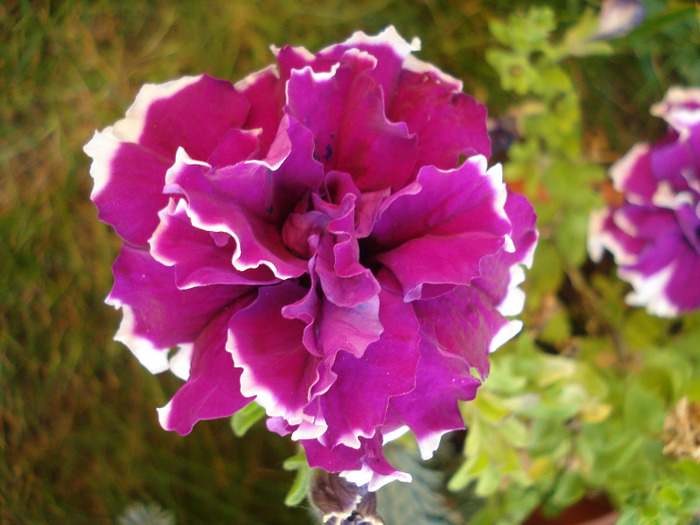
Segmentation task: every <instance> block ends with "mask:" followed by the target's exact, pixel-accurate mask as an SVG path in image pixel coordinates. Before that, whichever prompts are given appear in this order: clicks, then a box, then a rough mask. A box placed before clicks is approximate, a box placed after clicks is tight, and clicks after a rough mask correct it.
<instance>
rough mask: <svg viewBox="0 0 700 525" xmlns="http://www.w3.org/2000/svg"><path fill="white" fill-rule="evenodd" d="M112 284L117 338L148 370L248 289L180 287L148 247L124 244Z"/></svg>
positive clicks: (161, 364)
mask: <svg viewBox="0 0 700 525" xmlns="http://www.w3.org/2000/svg"><path fill="white" fill-rule="evenodd" d="M112 271H113V272H114V279H115V280H114V287H113V288H112V291H111V292H110V294H109V297H107V301H106V302H107V304H110V305H112V306H114V307H115V308H121V309H122V312H123V316H124V317H123V320H122V323H121V325H120V327H119V331H118V332H117V334H116V336H115V339H116V340H117V341H121V342H122V343H124V344H125V345H126V346H128V347H129V349H130V350H131V351H132V352H133V353H134V355H135V356H136V357H137V358H138V359H139V361H141V363H142V364H143V365H144V366H145V367H146V368H148V370H149V371H151V372H152V373H158V372H162V371H164V370H167V368H168V366H169V364H168V358H167V351H168V350H169V349H170V348H172V347H174V346H177V345H179V344H181V343H189V342H193V341H194V340H195V339H196V338H197V337H198V336H199V334H200V333H201V332H202V330H203V329H204V327H205V326H207V325H208V324H209V323H210V322H211V321H212V319H213V318H214V317H216V315H217V314H218V313H219V312H220V311H221V310H223V309H225V308H227V307H228V306H229V305H231V304H233V303H234V302H236V301H237V300H238V299H239V298H240V297H242V296H244V295H246V294H247V293H250V292H251V291H252V290H253V288H250V287H248V286H208V287H206V288H194V289H192V290H179V289H178V288H177V287H176V285H175V275H174V271H173V269H172V268H170V267H168V266H164V265H162V264H160V263H158V262H156V261H155V260H154V259H153V258H152V257H151V256H150V254H149V253H148V252H146V251H143V250H139V249H136V248H132V247H131V246H128V245H124V246H123V247H122V251H121V253H120V255H119V257H118V258H117V260H116V261H115V263H114V267H113V269H112Z"/></svg>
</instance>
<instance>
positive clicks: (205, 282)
mask: <svg viewBox="0 0 700 525" xmlns="http://www.w3.org/2000/svg"><path fill="white" fill-rule="evenodd" d="M159 217H160V225H159V226H158V228H157V229H156V231H155V233H154V234H153V237H151V239H150V241H149V244H150V246H151V255H152V256H153V257H154V258H155V259H156V260H157V261H158V262H160V263H161V264H164V265H166V266H172V267H173V269H174V270H175V282H176V284H177V287H178V288H180V289H188V288H195V287H198V286H209V285H211V284H246V285H261V284H273V283H274V282H276V281H277V280H278V279H276V278H275V276H274V274H273V273H272V271H271V270H270V269H269V268H267V267H265V266H262V267H259V268H255V269H251V270H245V271H238V270H236V269H235V268H234V266H233V258H234V253H235V250H236V242H235V240H234V239H233V237H232V236H230V235H227V234H226V233H220V232H209V231H206V230H202V229H199V228H196V227H194V226H193V225H192V222H191V220H190V218H189V217H188V215H187V203H186V201H185V200H184V199H179V200H177V201H176V200H172V201H171V202H170V204H169V205H168V206H167V207H166V208H164V209H163V210H162V211H161V212H160V214H159Z"/></svg>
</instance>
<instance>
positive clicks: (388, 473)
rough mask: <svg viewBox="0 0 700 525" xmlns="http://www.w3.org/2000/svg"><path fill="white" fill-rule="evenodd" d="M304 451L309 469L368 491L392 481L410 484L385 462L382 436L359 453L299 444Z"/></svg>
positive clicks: (313, 443) (365, 443)
mask: <svg viewBox="0 0 700 525" xmlns="http://www.w3.org/2000/svg"><path fill="white" fill-rule="evenodd" d="M300 443H301V444H302V446H303V447H304V450H305V451H306V459H307V460H308V462H309V465H310V466H312V467H320V468H322V469H324V470H327V471H328V472H341V475H342V476H343V477H344V478H346V479H347V480H348V481H350V482H352V483H355V484H356V485H359V486H361V485H367V488H368V490H370V491H376V490H379V489H380V488H381V487H383V486H384V485H386V484H387V483H390V482H392V481H394V480H398V481H404V482H410V481H411V476H410V475H409V474H407V473H405V472H401V471H400V470H396V469H395V468H394V467H393V466H391V464H389V462H388V461H387V460H386V458H384V454H383V453H382V441H381V436H380V435H376V436H375V437H373V438H372V439H369V440H365V439H363V440H362V446H361V447H360V448H358V449H354V448H350V447H346V446H345V445H338V446H336V447H334V448H333V449H329V448H328V447H324V446H323V445H321V444H320V443H319V442H318V441H316V440H302V441H300Z"/></svg>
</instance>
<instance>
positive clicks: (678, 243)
mask: <svg viewBox="0 0 700 525" xmlns="http://www.w3.org/2000/svg"><path fill="white" fill-rule="evenodd" d="M651 112H652V114H653V115H656V116H659V117H662V118H664V119H665V120H666V121H667V122H668V124H669V126H670V127H669V131H668V134H667V136H666V137H665V138H664V139H663V140H661V141H660V142H658V143H656V144H653V145H649V144H637V145H636V146H634V147H633V148H632V149H631V150H630V151H629V152H628V153H627V154H626V155H625V156H624V157H623V158H622V159H620V160H619V161H618V162H617V163H615V164H614V165H613V167H612V168H611V171H610V175H611V177H612V179H613V184H614V186H615V189H616V190H617V191H618V192H620V193H622V194H623V195H624V199H623V202H621V203H620V204H616V205H612V206H609V207H608V208H606V209H604V210H601V211H599V212H596V213H594V214H593V215H592V217H591V222H590V231H589V239H588V249H589V253H590V254H591V257H592V258H593V259H594V260H596V261H598V260H600V259H601V258H602V256H603V252H604V250H605V249H607V250H609V251H610V252H612V254H613V255H614V256H615V262H616V263H617V264H618V275H619V276H620V277H621V278H622V279H624V280H626V281H628V282H629V283H630V284H631V285H632V287H633V289H634V290H633V292H631V293H630V294H629V295H628V296H627V302H628V303H629V304H631V305H634V306H645V307H646V309H647V310H648V311H649V312H650V313H652V314H655V315H658V316H662V317H673V316H677V315H679V314H681V313H683V312H689V311H691V310H695V309H698V308H700V89H683V88H672V89H671V90H669V92H668V93H667V94H666V97H665V98H664V100H663V101H662V102H661V103H659V104H656V105H655V106H653V107H652V110H651Z"/></svg>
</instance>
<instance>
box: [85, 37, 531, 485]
mask: <svg viewBox="0 0 700 525" xmlns="http://www.w3.org/2000/svg"><path fill="white" fill-rule="evenodd" d="M418 49H419V43H418V42H417V40H414V42H412V43H408V42H406V41H405V40H403V39H402V38H401V37H400V36H399V34H398V33H397V32H396V30H395V29H394V28H393V27H389V28H387V29H386V30H385V31H383V32H382V33H380V34H379V35H377V36H368V35H366V34H364V33H362V32H357V33H355V34H353V35H352V36H351V37H350V39H348V40H347V41H345V42H343V43H341V44H337V45H333V46H330V47H328V48H326V49H323V50H322V51H320V52H319V53H317V54H312V53H310V52H309V51H307V50H306V49H304V48H297V47H289V46H285V47H282V48H279V49H278V48H273V51H274V53H275V56H276V58H277V65H276V66H270V67H268V68H266V69H263V70H262V71H259V72H257V73H254V74H252V75H250V76H249V77H247V78H245V79H244V80H242V81H240V82H238V83H237V84H235V85H232V84H230V83H229V82H226V81H223V80H216V79H213V78H210V77H208V76H206V75H203V76H197V77H183V78H181V79H178V80H174V81H172V82H168V83H165V84H160V85H146V86H144V87H143V88H142V89H141V91H140V92H139V94H138V96H137V97H136V101H135V102H134V104H133V105H132V106H131V108H129V110H128V111H127V113H126V118H124V119H123V120H120V121H119V122H117V123H116V124H115V125H114V126H112V127H108V128H106V129H105V130H104V131H102V132H97V133H95V135H94V137H93V139H92V140H91V141H90V142H89V144H87V145H86V146H85V151H86V153H87V154H88V155H89V156H91V157H92V159H93V163H92V168H91V175H92V176H93V178H94V180H95V186H94V190H93V192H92V199H93V201H94V202H95V204H96V205H97V207H98V209H99V217H100V219H102V220H103V221H104V222H106V223H108V224H110V225H112V226H113V227H114V229H115V230H116V232H117V233H118V234H119V235H120V236H121V237H122V238H123V240H124V244H123V247H122V250H121V254H120V255H119V257H118V259H117V260H116V262H115V264H114V275H115V284H114V288H113V289H112V291H111V293H110V295H109V297H108V298H107V302H108V303H109V304H111V305H113V306H115V307H116V308H120V309H121V310H122V313H123V320H122V323H121V325H120V327H119V330H118V332H117V335H116V337H115V338H116V339H117V340H119V341H122V342H123V343H124V344H126V345H127V346H128V347H129V348H130V350H131V351H132V352H133V353H134V355H135V356H136V357H137V358H138V359H139V360H140V361H141V362H142V363H143V364H144V365H145V366H146V367H147V368H148V369H149V370H150V371H151V372H153V373H158V372H162V371H164V370H166V369H171V370H172V371H173V372H174V373H176V374H177V375H179V376H180V377H182V378H183V379H185V383H184V384H183V386H182V387H181V388H180V389H179V390H178V392H177V393H176V394H175V395H174V397H173V398H172V399H171V400H170V402H169V403H168V404H167V405H166V406H164V407H162V408H161V409H159V418H160V422H161V424H162V426H163V427H164V428H166V429H169V430H176V431H177V432H179V433H180V434H186V433H188V432H190V431H191V430H192V427H193V425H194V424H195V423H196V422H197V421H200V420H202V419H212V418H220V417H227V416H230V415H232V414H233V413H235V412H236V411H238V410H239V409H241V408H242V407H244V406H245V405H247V404H248V403H250V402H252V401H255V402H256V403H258V404H259V405H261V406H262V407H264V409H265V411H266V413H267V415H268V416H269V417H268V421H267V424H268V428H270V429H271V430H273V431H275V432H278V433H280V434H283V435H284V434H291V437H292V439H294V440H297V441H299V442H300V443H301V444H302V445H303V447H304V448H305V450H306V454H307V458H308V461H309V463H310V464H311V465H312V466H319V467H322V468H324V469H326V470H328V471H331V472H343V473H344V475H345V476H346V477H347V478H348V479H349V480H351V481H353V482H356V483H358V484H367V483H368V484H369V485H368V487H369V490H376V489H377V488H378V487H380V486H381V485H383V484H385V483H387V482H388V481H391V480H392V479H401V480H407V479H410V477H409V476H408V475H407V474H405V473H402V472H399V471H397V470H396V469H395V468H394V467H392V466H391V465H390V464H389V463H388V462H387V461H386V459H385V458H384V456H383V454H382V446H383V444H384V442H385V441H387V440H389V439H391V438H393V437H395V436H397V435H399V434H400V433H403V432H405V431H407V430H411V431H412V432H413V433H414V434H415V436H416V438H417V440H418V443H419V445H420V450H421V452H422V455H423V456H424V457H426V458H427V457H430V456H431V455H432V453H433V451H434V450H435V449H436V448H437V446H438V443H439V441H440V438H441V436H442V435H443V434H444V433H446V432H448V431H451V430H455V429H459V428H463V422H462V418H461V416H460V412H459V409H458V401H459V400H470V399H473V398H474V396H475V393H476V389H477V387H478V386H479V384H480V382H479V380H478V379H477V378H476V377H475V376H474V374H473V373H472V371H473V370H476V371H478V375H479V376H480V377H482V378H483V377H486V375H487V374H488V367H489V365H488V353H489V351H493V350H494V349H495V348H496V347H497V346H498V345H500V344H501V343H503V342H504V341H506V340H507V339H509V338H510V337H512V336H513V335H514V334H515V333H517V331H518V330H519V329H520V324H519V322H518V321H513V320H509V319H508V318H507V317H506V316H510V315H514V314H517V313H519V312H520V311H521V309H522V306H523V301H524V295H523V293H522V292H521V291H520V290H519V289H518V288H517V286H518V285H519V284H520V283H521V282H522V280H523V279H524V272H523V268H522V265H526V266H527V265H529V264H530V263H531V260H532V255H533V251H534V247H535V244H536V239H537V232H536V230H535V229H534V223H535V216H534V212H533V210H532V207H531V206H530V204H529V203H528V202H527V201H526V200H525V199H524V198H523V197H521V196H519V195H517V194H513V193H510V192H509V191H508V190H507V189H506V187H505V185H504V183H503V181H502V175H501V168H500V166H494V167H491V168H490V169H487V160H486V158H487V157H488V156H489V154H490V142H489V136H488V133H487V129H486V109H485V108H484V106H482V105H481V104H479V103H477V102H476V101H475V100H474V99H473V98H471V97H469V96H467V95H465V94H464V93H462V91H461V90H462V84H461V82H459V81H458V80H456V79H454V78H452V77H450V76H448V75H446V74H445V73H443V72H442V71H440V70H439V69H437V68H436V67H434V66H432V65H430V64H428V63H425V62H422V61H420V60H418V59H416V58H414V57H413V56H412V55H411V52H413V51H416V50H418Z"/></svg>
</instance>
